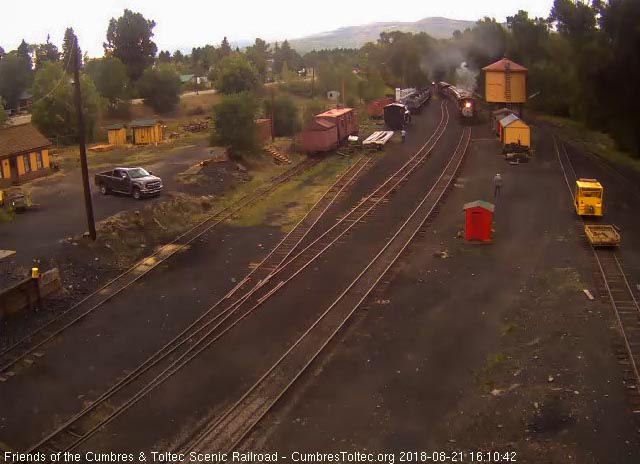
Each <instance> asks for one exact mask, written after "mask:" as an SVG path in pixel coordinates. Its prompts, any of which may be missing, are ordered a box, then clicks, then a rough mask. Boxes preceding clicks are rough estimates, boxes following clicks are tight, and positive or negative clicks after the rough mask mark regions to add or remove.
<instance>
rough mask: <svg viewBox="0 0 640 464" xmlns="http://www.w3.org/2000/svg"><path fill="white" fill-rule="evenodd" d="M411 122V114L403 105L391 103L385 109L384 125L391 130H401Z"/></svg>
mask: <svg viewBox="0 0 640 464" xmlns="http://www.w3.org/2000/svg"><path fill="white" fill-rule="evenodd" d="M410 122H411V113H410V112H409V109H408V108H407V106H406V105H403V104H402V103H398V102H396V103H391V104H389V105H387V106H385V107H384V123H385V124H386V125H387V127H388V128H389V129H392V130H399V129H402V128H403V127H404V126H406V125H407V124H409V123H410Z"/></svg>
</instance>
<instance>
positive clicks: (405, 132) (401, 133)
mask: <svg viewBox="0 0 640 464" xmlns="http://www.w3.org/2000/svg"><path fill="white" fill-rule="evenodd" d="M400 135H401V136H402V143H404V142H405V140H407V131H406V130H404V128H403V129H402V131H401V132H400Z"/></svg>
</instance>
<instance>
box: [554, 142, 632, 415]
mask: <svg viewBox="0 0 640 464" xmlns="http://www.w3.org/2000/svg"><path fill="white" fill-rule="evenodd" d="M554 143H555V148H556V155H557V157H558V162H559V163H560V167H561V169H562V173H563V175H564V179H565V181H566V183H567V187H568V189H569V193H570V195H571V198H572V204H573V203H575V196H574V193H573V188H572V185H573V183H572V182H575V180H576V179H577V178H578V176H577V174H576V172H575V170H574V168H573V165H572V163H571V159H570V158H569V154H568V153H567V151H566V148H565V146H564V143H563V142H562V141H560V148H558V143H557V139H556V138H555V136H554ZM561 152H562V154H561ZM563 160H564V161H563ZM584 223H585V221H584V220H579V221H577V226H578V227H579V229H580V232H581V234H582V235H584ZM584 241H585V243H587V240H586V237H584ZM588 246H589V248H590V250H591V252H592V254H593V259H594V262H595V265H596V269H597V270H598V274H599V275H600V277H601V279H602V285H603V290H604V291H603V292H602V293H603V294H604V296H606V298H607V299H608V300H609V303H610V304H611V308H612V309H613V313H614V316H615V319H616V322H617V326H618V331H619V332H620V335H621V337H622V344H623V347H622V348H621V349H619V350H618V353H617V356H618V360H619V361H620V362H621V364H622V365H623V369H624V372H623V374H624V383H625V385H626V387H627V389H628V390H629V391H630V392H633V397H632V403H633V412H634V414H637V415H638V417H639V418H640V305H638V301H637V300H636V297H635V295H634V292H633V290H632V287H631V285H630V284H629V280H628V279H627V275H626V273H625V271H624V269H623V267H622V264H621V262H620V260H619V258H618V256H617V253H616V251H615V250H613V249H609V248H597V247H594V246H591V245H588Z"/></svg>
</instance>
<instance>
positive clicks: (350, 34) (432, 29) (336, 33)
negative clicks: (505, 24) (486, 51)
mask: <svg viewBox="0 0 640 464" xmlns="http://www.w3.org/2000/svg"><path fill="white" fill-rule="evenodd" d="M474 24H475V21H467V20H463V19H450V18H444V17H441V16H432V17H427V18H422V19H419V20H417V21H383V22H375V23H368V24H362V25H359V26H344V27H340V28H338V29H334V30H332V31H326V32H320V33H317V34H311V35H308V36H304V37H300V38H297V39H291V40H289V43H290V44H291V46H292V47H293V48H295V49H296V50H297V51H298V52H299V53H306V52H309V51H312V50H322V49H327V48H329V49H330V48H360V47H362V46H363V45H364V44H365V43H367V42H375V41H376V40H377V39H378V37H379V36H380V33H381V32H390V31H401V32H413V33H419V32H425V33H427V34H429V35H430V36H432V37H434V38H436V39H447V38H449V37H451V35H452V34H453V32H454V31H456V30H460V31H463V30H464V29H466V28H468V27H471V26H473V25H474Z"/></svg>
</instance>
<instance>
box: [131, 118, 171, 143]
mask: <svg viewBox="0 0 640 464" xmlns="http://www.w3.org/2000/svg"><path fill="white" fill-rule="evenodd" d="M129 127H131V133H132V136H131V137H132V141H133V144H134V145H149V144H152V143H159V142H162V138H163V131H162V124H160V123H159V122H158V121H156V120H154V119H148V120H137V121H133V122H131V124H129Z"/></svg>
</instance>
